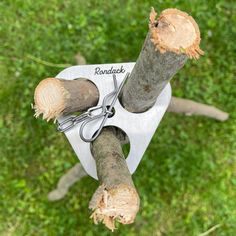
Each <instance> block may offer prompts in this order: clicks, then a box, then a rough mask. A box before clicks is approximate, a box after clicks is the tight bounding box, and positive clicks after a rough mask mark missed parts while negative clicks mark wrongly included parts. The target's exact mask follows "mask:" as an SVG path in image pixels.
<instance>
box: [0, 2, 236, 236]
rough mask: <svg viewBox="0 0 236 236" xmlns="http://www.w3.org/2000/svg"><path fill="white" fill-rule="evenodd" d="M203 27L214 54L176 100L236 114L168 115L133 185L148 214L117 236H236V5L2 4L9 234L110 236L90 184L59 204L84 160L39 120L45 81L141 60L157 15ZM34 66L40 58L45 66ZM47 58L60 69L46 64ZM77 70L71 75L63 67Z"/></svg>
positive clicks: (185, 78) (1, 153) (2, 199)
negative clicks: (176, 12)
mask: <svg viewBox="0 0 236 236" xmlns="http://www.w3.org/2000/svg"><path fill="white" fill-rule="evenodd" d="M151 6H154V7H155V9H156V10H157V11H158V12H159V13H160V11H161V10H163V9H165V8H178V9H180V10H183V11H186V12H188V13H189V14H191V15H192V16H193V17H194V18H195V19H196V21H197V22H198V24H199V27H200V30H201V36H202V42H201V48H202V49H203V50H204V51H205V55H204V56H203V57H202V58H200V60H198V61H190V60H189V61H188V62H187V64H186V65H185V66H184V68H183V69H182V70H181V71H180V72H179V73H178V74H177V75H176V76H175V78H174V79H173V81H172V88H173V94H174V95H175V96H179V97H184V98H190V99H194V100H196V101H199V102H202V103H207V104H210V105H214V106H217V107H218V108H220V109H223V110H224V111H227V112H229V113H230V119H229V120H228V121H226V122H224V123H222V122H218V121H214V120H212V119H208V118H204V117H193V116H192V117H189V116H183V115H176V114H169V113H168V114H166V115H165V117H164V119H163V121H162V123H161V125H160V127H159V128H158V130H157V132H156V134H155V136H154V138H153V140H152V142H151V144H150V146H149V148H148V150H147V151H146V153H145V155H144V157H143V159H142V162H141V164H140V165H139V168H138V170H137V171H136V172H135V174H134V175H133V179H134V182H135V185H136V187H137V189H138V191H139V194H140V198H141V208H140V212H139V213H138V215H137V218H136V220H135V222H134V223H133V224H131V225H118V229H117V230H116V231H115V232H114V233H113V234H112V235H129V236H132V235H141V236H142V235H144V236H146V235H156V236H159V235H167V236H172V235H173V236H185V235H187V236H192V235H200V234H201V233H203V232H205V231H207V230H209V229H210V228H212V227H215V228H214V231H213V232H212V233H209V235H217V236H218V235H220V236H226V235H227V236H234V235H236V122H235V118H236V78H235V75H236V64H235V58H236V44H235V39H236V15H235V11H236V4H235V1H233V0H232V1H230V0H225V1H222V0H219V1H214V0H209V1H204V0H193V1H180V0H179V1H177V0H165V1H162V0H159V1H141V0H138V1H137V0H136V1H135V0H128V1H122V0H120V1H118V0H113V1H91V0H79V1H72V0H63V1H62V0H48V1H46V0H38V1H33V0H1V1H0V19H1V25H0V140H1V142H0V166H1V171H0V193H1V194H0V235H4V236H5V235H8V236H10V235H14V236H22V235H37V236H38V235H40V236H41V235H43V236H44V235H50V236H53V235H55V236H60V235H63V236H64V235H66V236H74V235H83V236H84V235H85V236H92V235H110V234H111V233H110V232H109V231H108V230H107V229H106V228H105V227H104V226H103V225H94V224H93V222H92V220H91V219H89V216H90V213H91V212H89V210H88V203H89V200H90V198H91V196H92V194H93V192H94V191H95V189H96V188H97V186H98V183H97V182H96V181H94V180H93V179H92V178H90V177H86V178H85V179H83V180H82V181H81V182H79V183H77V184H75V185H74V186H73V188H72V189H71V191H70V193H69V194H68V195H67V196H66V197H65V198H64V199H63V200H62V201H59V202H53V203H52V202H48V200H47V193H48V192H49V191H50V190H51V189H53V188H54V187H55V185H56V183H57V180H58V178H59V177H60V176H61V175H62V174H63V173H64V172H65V171H66V170H67V169H69V168H70V167H71V166H73V165H74V164H75V163H76V162H77V161H78V160H77V157H76V156H75V154H74V153H73V151H72V149H71V147H70V145H69V143H68V142H67V140H66V138H65V137H64V135H63V134H60V133H58V132H56V129H55V125H54V124H53V123H52V122H50V123H47V122H45V121H43V120H42V119H35V118H34V117H33V114H34V112H33V110H32V109H31V103H33V95H34V88H35V87H36V86H37V84H38V83H39V81H40V80H42V79H44V78H46V77H53V76H55V75H56V74H58V73H59V72H60V71H61V70H62V69H63V65H57V64H71V65H73V64H75V63H76V62H75V60H74V56H75V55H76V53H78V52H80V53H82V54H83V55H84V57H85V58H86V59H87V62H88V63H89V64H95V63H110V62H128V61H135V60H136V58H137V57H138V54H139V51H140V49H141V46H142V43H143V41H144V38H145V35H146V33H147V30H148V27H147V25H148V15H149V11H150V7H151ZM34 58H37V60H35V59H34ZM39 60H44V61H46V62H50V63H54V64H55V65H53V64H49V65H46V64H45V63H41V61H39ZM64 66H66V65H64Z"/></svg>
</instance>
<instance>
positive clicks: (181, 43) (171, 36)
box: [149, 8, 204, 59]
mask: <svg viewBox="0 0 236 236" xmlns="http://www.w3.org/2000/svg"><path fill="white" fill-rule="evenodd" d="M156 17H157V13H156V12H155V10H154V8H152V9H151V13H150V16H149V20H150V21H149V29H150V32H151V41H152V42H153V44H154V45H155V49H156V50H159V51H160V52H161V53H165V52H167V51H170V52H175V53H177V54H185V55H187V56H188V57H189V58H194V59H198V58H199V57H200V56H201V55H203V54H204V52H203V51H202V50H201V49H200V47H199V45H200V41H201V38H200V31H199V28H198V25H197V23H196V22H195V20H194V19H193V18H192V17H191V16H189V15H188V14H187V13H185V12H182V11H180V10H178V9H172V8H170V9H166V10H164V11H162V12H161V14H160V16H159V18H158V19H156Z"/></svg>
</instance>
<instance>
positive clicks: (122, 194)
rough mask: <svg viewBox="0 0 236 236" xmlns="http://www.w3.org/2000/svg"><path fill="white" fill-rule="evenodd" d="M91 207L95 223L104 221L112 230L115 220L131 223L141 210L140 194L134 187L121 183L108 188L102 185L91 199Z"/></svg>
mask: <svg viewBox="0 0 236 236" xmlns="http://www.w3.org/2000/svg"><path fill="white" fill-rule="evenodd" d="M89 208H90V209H92V210H93V213H92V215H91V218H92V219H93V220H94V223H95V224H97V223H99V222H102V223H103V224H105V226H106V227H107V228H109V229H110V230H111V231H114V229H115V222H116V221H117V222H120V223H122V224H131V223H133V222H134V219H135V216H136V214H137V212H138V210H139V196H138V193H137V191H136V190H135V188H134V187H130V186H126V185H119V186H116V187H115V188H112V189H109V190H108V189H106V187H105V186H104V185H101V186H100V187H99V188H98V189H97V191H96V193H95V194H94V195H93V198H92V200H91V201H90V204H89Z"/></svg>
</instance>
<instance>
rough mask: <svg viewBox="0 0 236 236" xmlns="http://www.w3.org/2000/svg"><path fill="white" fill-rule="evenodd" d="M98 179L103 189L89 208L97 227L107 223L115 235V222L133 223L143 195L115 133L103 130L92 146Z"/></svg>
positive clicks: (98, 191) (96, 193)
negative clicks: (135, 182)
mask: <svg viewBox="0 0 236 236" xmlns="http://www.w3.org/2000/svg"><path fill="white" fill-rule="evenodd" d="M92 153H93V156H94V159H95V161H96V166H97V174H98V179H99V181H100V183H101V185H100V186H99V187H98V189H97V190H96V192H95V193H94V195H93V197H92V199H91V201H90V204H89V208H90V209H92V210H93V214H92V215H91V218H93V220H94V222H95V223H98V222H103V223H104V224H105V225H106V226H107V227H108V228H109V229H111V230H112V231H113V230H114V229H115V221H118V222H120V223H122V224H131V223H133V221H134V219H135V217H136V214H137V212H138V210H139V201H140V200H139V195H138V193H137V191H136V189H135V186H134V184H133V180H132V178H131V174H130V172H129V169H128V167H127V164H126V160H125V157H124V155H123V152H122V148H121V144H120V140H119V139H118V138H117V137H116V134H115V133H114V132H113V129H111V128H110V127H107V128H103V130H102V132H101V134H100V135H99V136H98V137H97V139H96V140H95V141H94V142H93V143H92Z"/></svg>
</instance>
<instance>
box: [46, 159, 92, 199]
mask: <svg viewBox="0 0 236 236" xmlns="http://www.w3.org/2000/svg"><path fill="white" fill-rule="evenodd" d="M87 175H88V174H87V173H86V171H85V170H84V168H83V166H82V165H81V164H80V163H77V164H75V165H74V166H73V167H72V168H71V169H69V171H67V172H66V173H65V174H64V175H63V176H62V177H61V178H60V180H59V182H58V184H57V188H56V189H54V190H52V191H51V192H50V193H49V194H48V200H49V201H57V200H60V199H62V198H63V197H64V196H65V195H66V193H67V192H68V190H69V188H70V187H71V186H72V185H73V184H75V183H76V182H77V181H79V180H81V179H82V178H83V177H84V176H87Z"/></svg>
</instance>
